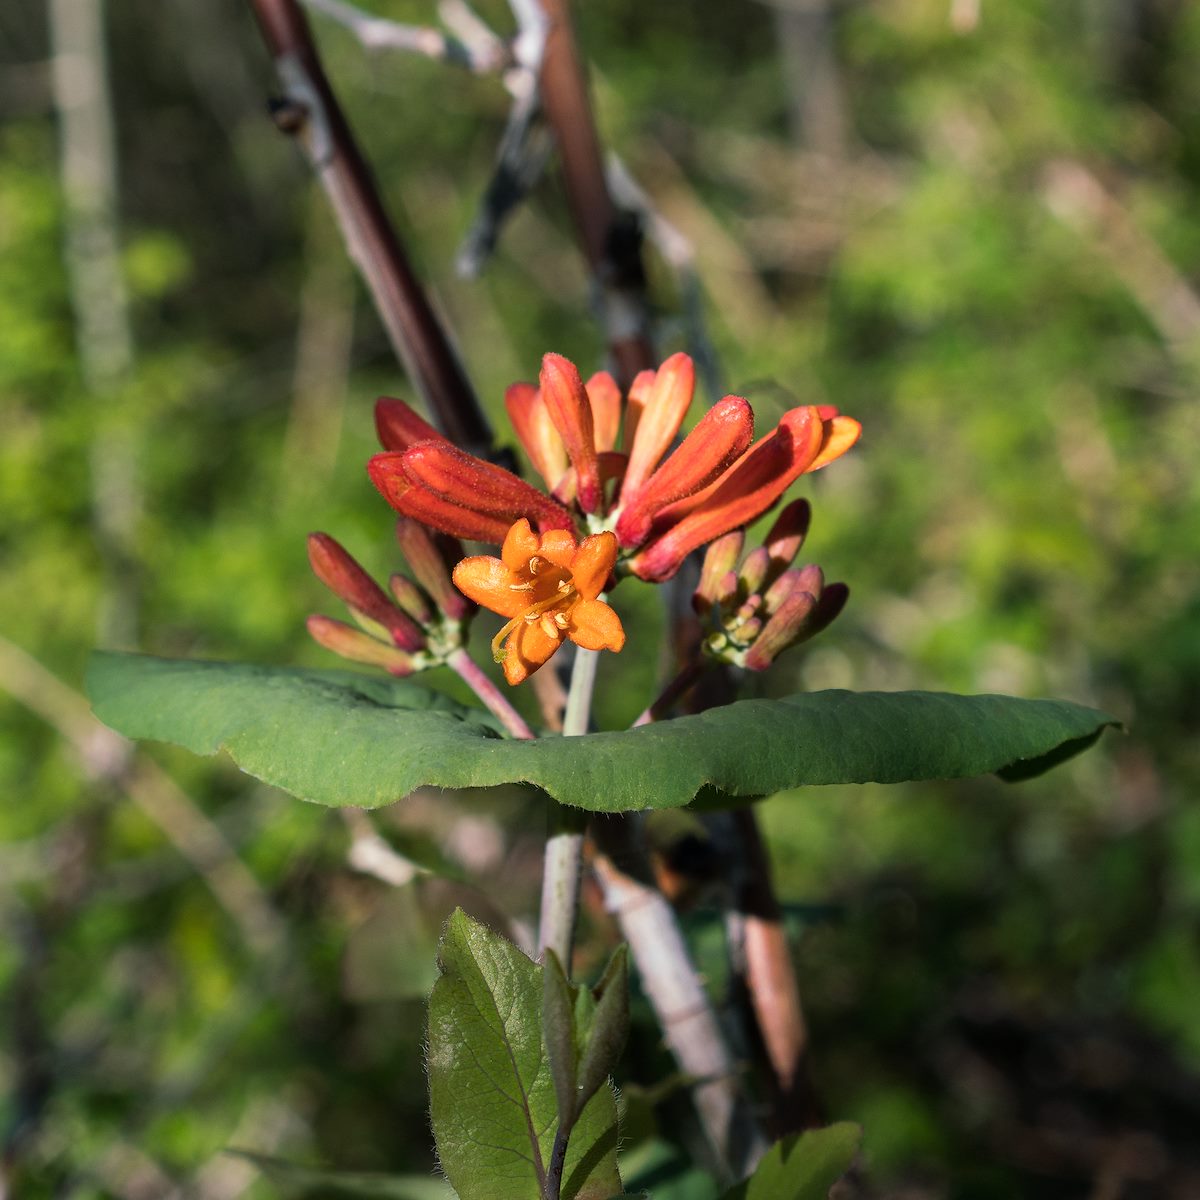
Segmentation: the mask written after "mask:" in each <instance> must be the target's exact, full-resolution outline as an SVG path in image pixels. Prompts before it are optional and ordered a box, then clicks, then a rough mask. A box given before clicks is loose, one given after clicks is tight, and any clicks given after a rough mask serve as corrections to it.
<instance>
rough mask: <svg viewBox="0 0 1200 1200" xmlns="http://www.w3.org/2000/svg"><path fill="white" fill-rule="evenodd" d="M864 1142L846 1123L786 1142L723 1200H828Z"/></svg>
mask: <svg viewBox="0 0 1200 1200" xmlns="http://www.w3.org/2000/svg"><path fill="white" fill-rule="evenodd" d="M861 1141H862V1129H861V1128H860V1127H859V1126H858V1125H851V1124H850V1123H849V1122H845V1121H843V1122H841V1123H840V1124H838V1125H830V1126H828V1127H826V1128H825V1129H810V1130H808V1131H807V1132H805V1133H801V1134H798V1135H796V1136H793V1137H787V1138H784V1139H783V1140H782V1141H780V1142H776V1143H775V1145H773V1146H772V1147H771V1148H770V1150H768V1151H767V1152H766V1154H764V1155H763V1158H762V1161H761V1162H760V1163H759V1164H758V1166H757V1167H756V1168H755V1171H754V1174H753V1175H751V1176H750V1178H749V1179H747V1180H746V1181H745V1182H744V1183H739V1184H738V1185H737V1186H736V1187H734V1188H730V1190H729V1191H727V1192H726V1193H725V1195H724V1196H722V1197H721V1200H826V1198H827V1197H828V1195H829V1189H830V1188H831V1187H833V1185H834V1184H835V1183H836V1182H837V1181H838V1180H839V1179H840V1178H841V1177H842V1176H843V1175H845V1173H846V1172H847V1171H848V1170H849V1169H850V1165H851V1163H853V1162H854V1156H855V1155H856V1154H857V1153H858V1146H859V1143H860V1142H861Z"/></svg>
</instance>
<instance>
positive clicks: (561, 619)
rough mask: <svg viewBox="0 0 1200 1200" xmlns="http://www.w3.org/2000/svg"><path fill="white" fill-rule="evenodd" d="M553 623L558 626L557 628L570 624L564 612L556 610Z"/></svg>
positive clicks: (563, 627)
mask: <svg viewBox="0 0 1200 1200" xmlns="http://www.w3.org/2000/svg"><path fill="white" fill-rule="evenodd" d="M554 623H555V625H557V626H558V627H559V629H566V627H567V626H568V625H569V624H570V620H569V619H568V617H567V614H566V613H564V612H558V613H555V614H554Z"/></svg>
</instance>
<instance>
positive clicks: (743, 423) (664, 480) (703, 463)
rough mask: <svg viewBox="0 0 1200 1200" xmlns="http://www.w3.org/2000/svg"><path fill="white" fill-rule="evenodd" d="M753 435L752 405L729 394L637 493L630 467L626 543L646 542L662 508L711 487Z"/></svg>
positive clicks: (621, 524) (620, 533)
mask: <svg viewBox="0 0 1200 1200" xmlns="http://www.w3.org/2000/svg"><path fill="white" fill-rule="evenodd" d="M753 437H754V413H753V411H752V410H751V408H750V405H749V404H748V403H747V402H746V401H745V400H743V399H742V398H741V397H740V396H726V397H725V398H724V399H723V400H721V401H719V402H718V403H717V404H714V405H713V406H712V408H710V409H709V410H708V412H706V413H705V414H704V416H703V417H702V418H701V420H700V422H699V423H698V424H697V425H696V428H695V429H693V430H692V432H691V433H689V434H688V435H687V437H686V438H684V439H683V443H682V444H681V445H680V446H679V448H678V449H677V450H676V451H675V452H674V453H673V454H672V455H671V457H670V458H668V459H667V461H666V462H665V463H663V464H662V466H661V467H659V468H658V470H657V471H655V472H654V474H652V475H651V476H650V478H649V479H648V480H647V481H646V483H645V484H644V485H643V486H642V487H641V488H639V489H638V490H637V492H635V493H630V492H629V488H628V479H629V469H628V468H627V469H626V474H625V478H626V484H625V486H624V487H622V489H621V494H622V495H623V496H627V497H628V499H627V500H626V501H625V506H624V508H623V510H622V512H621V516H620V518H619V519H618V521H617V537H618V539H619V540H620V542H621V545H622V546H625V547H629V546H637V545H639V544H640V543H641V542H643V541H644V540H645V538H646V535H647V534H648V533H649V532H650V527H651V524H652V523H653V520H654V517H655V515H656V514H657V513H658V512H660V511H661V510H662V509H663V508H665V507H666V506H667V505H668V504H672V503H674V502H675V501H676V500H682V499H683V498H684V497H685V496H691V495H694V494H695V493H696V492H699V491H701V490H702V489H703V488H706V487H707V486H708V485H709V484H710V483H712V482H713V481H714V480H715V479H716V478H717V477H718V476H719V475H721V474H722V473H723V472H724V471H725V470H726V469H727V468H728V467H729V465H730V464H731V463H733V462H734V461H735V460H736V459H738V458H740V457H741V456H742V455H743V454H744V453H745V451H746V447H747V446H749V445H750V442H751V441H752V440H753Z"/></svg>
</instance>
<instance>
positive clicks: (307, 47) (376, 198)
mask: <svg viewBox="0 0 1200 1200" xmlns="http://www.w3.org/2000/svg"><path fill="white" fill-rule="evenodd" d="M250 4H251V6H252V8H253V9H254V14H255V16H256V17H257V18H258V23H259V26H260V28H261V30H262V34H263V38H264V40H265V41H266V43H267V47H268V49H269V50H270V52H271V54H272V56H273V58H274V60H275V67H276V70H277V71H278V73H279V79H280V82H281V83H282V85H283V89H284V98H283V101H282V102H281V103H279V104H277V105H276V106H275V119H276V124H277V125H278V126H279V127H280V128H281V129H282V130H283V131H284V132H286V133H289V134H291V135H292V136H293V137H295V138H296V140H297V141H298V142H299V143H300V145H301V146H302V147H303V149H304V151H305V153H306V154H307V156H308V158H309V161H310V162H311V164H312V167H313V170H314V171H315V172H316V174H317V178H318V179H319V180H320V183H321V186H322V187H323V188H324V189H325V193H326V195H327V196H328V198H329V203H330V205H331V206H332V208H333V211H334V215H335V216H336V218H337V222H338V225H339V227H340V229H341V232H342V237H343V239H344V240H345V243H346V248H347V252H348V253H349V255H350V257H351V258H352V259H353V260H354V262H355V264H356V266H357V267H358V269H359V271H360V272H361V273H362V276H363V279H364V281H365V282H366V284H367V288H368V289H369V291H370V293H371V298H372V299H373V300H374V302H375V308H376V310H377V311H378V313H379V316H380V319H381V320H382V322H383V325H384V328H385V329H386V330H387V334H388V338H389V339H390V341H391V344H392V348H393V349H394V350H395V352H396V355H397V357H398V358H399V359H400V361H401V362H402V363H403V364H404V368H405V370H406V372H407V373H408V376H409V379H410V380H411V381H412V383H413V385H414V386H415V387H416V388H417V390H418V391H419V392H420V393H421V395H422V396H423V397H424V399H425V402H426V403H427V404H428V406H429V409H430V411H431V412H432V413H433V415H434V418H435V420H436V421H437V423H438V425H440V426H441V428H442V430H443V431H444V432H445V433H446V435H447V436H448V437H449V438H451V439H452V440H453V441H454V442H455V443H457V444H458V445H459V446H461V447H463V448H464V449H466V450H469V451H471V452H472V453H475V454H482V455H483V456H485V457H486V456H487V455H488V454H489V453H490V451H491V446H492V431H491V428H490V426H489V425H488V422H487V419H486V417H485V416H484V415H483V410H482V409H481V408H480V406H479V401H478V399H477V398H476V396H475V393H474V391H473V389H472V388H471V384H470V382H469V381H468V379H467V376H466V373H465V371H464V370H463V367H462V364H461V363H460V362H459V360H458V356H457V354H456V353H455V351H454V349H453V347H452V346H451V344H450V340H449V338H448V336H447V334H446V331H445V330H444V329H443V328H442V325H441V322H440V321H439V320H438V318H437V315H436V314H435V313H434V311H433V307H432V306H431V305H430V303H429V299H428V297H427V296H426V295H425V292H424V290H423V289H422V287H421V285H420V283H419V281H418V280H417V277H416V275H415V273H414V272H413V269H412V266H411V265H410V263H409V261H408V257H407V255H406V254H405V252H404V248H403V246H402V245H401V243H400V239H399V237H398V236H397V234H396V231H395V229H394V228H393V226H392V223H391V221H390V220H389V218H388V216H387V212H386V210H385V209H384V206H383V201H382V199H381V198H380V195H379V191H378V188H377V187H376V185H375V181H374V179H373V178H372V176H371V172H370V170H369V168H368V167H367V164H366V160H365V159H364V158H363V156H362V153H361V151H360V150H359V148H358V144H357V143H356V142H355V140H354V135H353V133H352V132H351V130H350V127H349V125H348V124H347V123H346V119H345V117H344V116H343V115H342V111H341V108H340V107H339V106H338V103H337V99H336V98H335V96H334V94H333V90H332V88H331V87H330V85H329V81H328V79H327V78H326V76H325V71H324V69H323V68H322V66H321V60H320V57H319V55H318V53H317V49H316V46H315V45H314V43H313V40H312V35H311V33H310V31H309V27H308V21H307V20H306V19H305V16H304V14H303V12H301V10H300V6H299V4H298V3H297V0H250Z"/></svg>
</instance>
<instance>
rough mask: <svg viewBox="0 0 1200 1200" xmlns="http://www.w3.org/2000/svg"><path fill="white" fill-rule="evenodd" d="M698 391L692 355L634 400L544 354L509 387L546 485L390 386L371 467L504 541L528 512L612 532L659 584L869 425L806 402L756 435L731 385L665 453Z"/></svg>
mask: <svg viewBox="0 0 1200 1200" xmlns="http://www.w3.org/2000/svg"><path fill="white" fill-rule="evenodd" d="M694 390H695V368H694V366H693V363H692V360H691V359H690V358H689V357H688V356H687V355H686V354H676V355H673V356H672V357H671V358H669V359H667V361H666V362H665V363H663V365H662V366H661V367H660V368H659V369H658V370H657V371H643V372H642V373H641V374H640V375H638V376H637V378H636V379H635V380H634V381H633V384H632V385H631V386H630V389H629V394H628V396H627V397H625V398H624V399H622V396H621V392H620V389H619V388H618V387H617V384H616V382H615V381H614V380H613V378H612V376H611V375H609V374H608V373H607V372H604V371H601V372H598V373H597V374H596V375H593V376H592V378H591V379H590V380H588V382H587V383H586V384H585V383H584V382H583V379H582V378H581V376H580V374H579V372H578V371H577V370H576V368H575V367H574V365H573V364H571V363H570V362H568V361H567V360H566V359H565V358H563V357H562V356H561V355H558V354H547V355H546V356H545V358H544V359H543V361H542V370H541V376H540V379H539V386H538V387H534V385H532V384H529V383H518V384H514V385H513V386H512V387H510V388H509V389H508V392H507V394H506V395H505V404H506V407H507V409H508V413H509V417H510V419H511V421H512V424H513V428H514V429H515V431H516V434H517V437H518V438H519V440H520V442H521V445H522V446H523V448H524V449H525V452H526V454H527V455H528V456H529V460H530V462H531V463H532V464H533V466H534V469H535V470H536V471H537V472H538V474H539V475H540V476H541V477H542V479H543V480H544V482H545V484H546V487H547V489H548V491H547V492H543V491H539V490H538V489H537V488H535V487H533V486H532V485H531V484H529V483H527V482H525V481H524V480H522V479H518V478H517V476H515V475H513V474H512V473H511V472H509V471H506V470H504V469H503V468H502V467H498V466H495V465H494V464H492V463H487V462H483V461H482V460H480V459H478V458H475V457H473V456H472V455H470V454H466V453H464V452H463V451H462V450H459V449H458V448H457V447H455V446H454V445H453V444H452V443H451V442H449V441H448V440H447V439H446V438H445V437H443V436H442V435H441V434H439V433H438V432H437V431H436V430H435V429H433V427H432V426H430V425H429V424H427V423H426V422H425V421H424V420H422V419H421V418H420V417H419V416H418V415H417V414H416V413H415V412H413V410H412V409H411V408H410V407H409V406H408V405H407V404H405V403H404V401H402V400H395V399H391V398H386V397H385V398H383V399H381V400H380V401H379V402H378V404H377V406H376V427H377V429H378V431H379V437H380V441H381V442H382V444H383V446H384V447H385V450H386V453H383V454H377V455H375V456H374V457H373V458H372V459H371V460H370V463H369V464H368V470H369V472H370V475H371V479H372V480H373V481H374V483H375V486H376V487H377V488H378V489H379V490H380V492H381V493H382V494H383V495H384V497H385V498H386V499H387V501H388V502H389V503H390V504H391V505H392V507H393V508H395V509H396V510H397V511H398V512H400V513H401V514H403V515H405V516H408V517H412V518H413V519H415V520H418V521H421V522H423V523H424V524H426V525H429V526H430V527H431V528H434V529H439V530H442V531H443V532H445V533H448V534H453V535H454V536H456V537H461V538H468V539H472V540H475V541H481V542H491V543H494V544H496V545H500V544H501V543H503V541H504V539H505V537H506V536H507V534H508V531H509V529H510V528H511V527H512V526H513V524H514V523H515V522H517V521H519V520H521V519H522V518H524V519H526V520H528V521H529V523H530V526H531V528H536V529H537V531H538V532H539V533H542V534H545V533H548V532H550V531H551V530H556V529H558V530H566V531H568V532H570V533H571V534H572V535H574V536H575V537H576V538H577V539H578V538H579V537H581V536H583V535H586V534H596V533H600V532H602V531H611V532H612V533H614V534H615V537H616V541H617V561H616V564H615V570H616V572H617V574H618V575H620V574H625V573H631V574H633V575H636V576H638V577H639V578H641V579H645V580H648V581H651V582H656V583H657V582H662V581H664V580H667V579H670V578H671V576H673V575H674V574H675V573H676V572H677V571H678V570H679V568H680V567H681V566H682V565H683V562H684V560H685V559H686V558H687V556H688V555H689V554H691V553H692V551H694V550H696V549H698V548H699V547H701V546H703V545H705V544H706V543H708V542H710V541H712V540H713V539H714V538H717V537H720V536H721V535H722V534H725V533H728V532H729V531H730V530H732V529H737V528H740V527H741V526H744V525H746V524H748V523H749V522H751V521H753V520H755V519H756V518H757V517H759V516H761V515H762V514H763V513H764V512H766V511H767V509H769V508H770V507H771V506H772V505H773V504H775V502H776V501H777V500H778V499H779V498H780V497H781V496H782V495H783V493H784V492H785V491H786V490H787V489H788V487H790V486H791V484H792V483H794V482H795V480H796V479H798V478H799V477H800V476H801V475H803V474H805V473H806V472H809V471H815V470H818V469H820V468H821V467H824V466H826V465H828V464H829V463H831V462H833V460H834V459H836V458H838V457H840V456H841V455H842V454H844V453H845V452H846V451H847V450H848V449H849V448H850V447H851V446H852V445H853V444H854V443H855V441H857V440H858V436H859V432H860V426H859V423H858V422H857V421H855V420H853V419H852V418H850V417H844V416H841V415H839V414H838V413H837V410H836V409H833V408H829V407H824V406H817V405H804V406H801V407H798V408H793V409H790V410H789V411H788V412H786V413H784V414H783V416H782V417H781V418H780V419H779V423H778V424H777V425H776V427H775V428H774V429H772V430H771V431H770V432H769V433H767V434H766V436H764V437H761V438H759V439H758V440H757V441H755V440H754V432H755V431H754V413H753V411H752V410H751V408H750V405H749V404H748V403H747V402H746V401H745V400H743V399H742V398H741V397H740V396H726V397H725V398H724V399H722V400H721V401H719V402H718V403H717V404H715V405H714V406H713V407H712V408H711V409H709V411H708V412H707V413H705V415H704V416H703V417H702V418H701V420H700V421H699V422H698V423H697V425H696V426H695V428H693V429H692V431H691V432H690V433H689V434H688V435H687V436H686V437H685V438H684V439H683V441H682V442H681V443H680V445H679V446H678V447H676V449H675V450H674V451H673V452H671V453H669V454H668V451H669V450H670V447H671V445H672V443H673V442H674V440H675V438H676V436H677V435H678V433H679V431H680V428H681V427H682V425H683V422H684V419H685V417H686V415H687V412H688V409H689V408H690V406H691V403H692V396H693V392H694ZM618 443H619V444H620V447H621V448H620V449H618V448H617V447H618ZM664 456H665V457H664Z"/></svg>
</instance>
